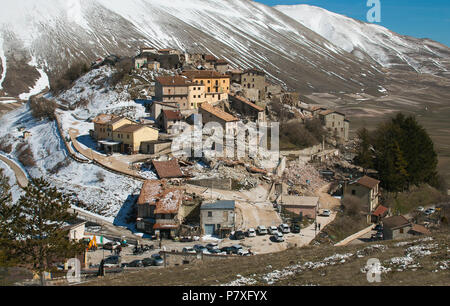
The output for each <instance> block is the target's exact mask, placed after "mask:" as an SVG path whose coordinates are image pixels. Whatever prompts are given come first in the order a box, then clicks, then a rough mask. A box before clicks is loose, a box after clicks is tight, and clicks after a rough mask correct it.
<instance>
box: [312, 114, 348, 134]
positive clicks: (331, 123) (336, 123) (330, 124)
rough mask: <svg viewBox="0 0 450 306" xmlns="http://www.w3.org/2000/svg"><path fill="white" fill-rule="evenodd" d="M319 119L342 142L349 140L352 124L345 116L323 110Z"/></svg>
mask: <svg viewBox="0 0 450 306" xmlns="http://www.w3.org/2000/svg"><path fill="white" fill-rule="evenodd" d="M319 119H320V120H321V121H322V124H323V126H324V127H325V128H326V129H327V130H328V131H329V132H330V133H332V134H333V135H335V136H337V137H338V138H340V139H341V140H344V141H347V140H348V132H349V129H350V122H349V121H348V120H347V119H345V114H343V113H340V112H337V111H333V110H323V111H321V112H319Z"/></svg>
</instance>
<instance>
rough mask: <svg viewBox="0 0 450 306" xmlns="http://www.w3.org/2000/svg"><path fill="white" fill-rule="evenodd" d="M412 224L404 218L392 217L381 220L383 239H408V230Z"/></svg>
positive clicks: (409, 235)
mask: <svg viewBox="0 0 450 306" xmlns="http://www.w3.org/2000/svg"><path fill="white" fill-rule="evenodd" d="M412 227H413V224H412V223H411V222H409V221H408V219H406V218H405V217H404V216H392V217H389V218H386V219H384V220H383V239H384V240H393V239H404V238H410V237H411V234H410V230H411V229H412Z"/></svg>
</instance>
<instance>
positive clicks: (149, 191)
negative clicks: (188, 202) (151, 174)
mask: <svg viewBox="0 0 450 306" xmlns="http://www.w3.org/2000/svg"><path fill="white" fill-rule="evenodd" d="M182 201H183V192H182V190H181V189H178V188H166V186H165V185H164V183H163V182H161V181H155V180H147V181H145V182H144V184H143V185H142V189H141V193H140V195H139V198H138V202H137V203H138V205H145V204H148V205H153V206H156V207H155V210H154V213H155V214H176V213H178V210H179V208H180V206H181V203H182Z"/></svg>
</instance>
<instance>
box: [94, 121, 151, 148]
mask: <svg viewBox="0 0 450 306" xmlns="http://www.w3.org/2000/svg"><path fill="white" fill-rule="evenodd" d="M93 122H94V130H93V131H92V132H91V136H92V137H93V138H94V139H96V140H97V143H98V147H99V149H100V150H103V151H106V152H120V153H126V154H136V153H138V152H140V148H141V143H142V142H147V141H155V140H158V137H159V132H158V130H156V129H154V128H151V127H149V126H146V125H142V124H138V123H136V122H134V121H132V120H130V119H128V118H124V117H119V116H115V115H108V114H101V115H98V116H97V117H96V118H95V119H94V120H93Z"/></svg>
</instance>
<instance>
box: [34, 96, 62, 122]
mask: <svg viewBox="0 0 450 306" xmlns="http://www.w3.org/2000/svg"><path fill="white" fill-rule="evenodd" d="M30 108H31V114H32V115H33V117H34V118H36V119H39V120H42V119H49V120H55V110H56V103H55V102H54V101H50V100H47V99H45V98H36V97H32V98H31V99H30Z"/></svg>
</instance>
